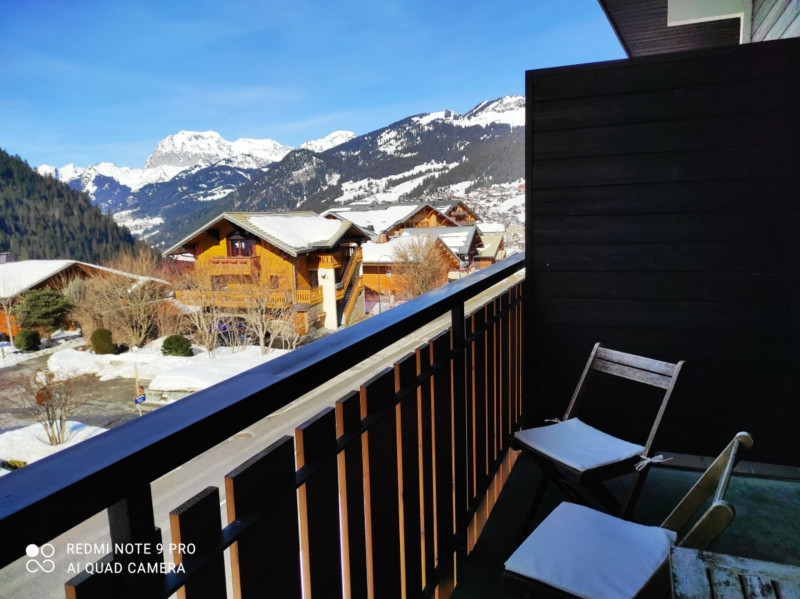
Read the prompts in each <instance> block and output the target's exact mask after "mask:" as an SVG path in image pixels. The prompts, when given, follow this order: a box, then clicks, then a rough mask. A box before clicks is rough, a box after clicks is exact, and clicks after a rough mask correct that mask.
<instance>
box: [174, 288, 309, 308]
mask: <svg viewBox="0 0 800 599" xmlns="http://www.w3.org/2000/svg"><path fill="white" fill-rule="evenodd" d="M252 297H253V296H252V294H249V293H248V292H247V291H245V290H242V289H227V290H218V291H216V290H215V291H205V290H203V291H198V290H195V289H179V290H177V291H175V299H177V300H178V301H179V302H181V303H182V304H185V305H187V306H208V305H216V306H219V307H222V308H231V309H233V308H237V309H243V308H246V307H247V306H248V302H249V303H250V304H252ZM292 303H298V304H307V305H309V306H315V305H317V304H320V303H322V288H321V287H314V288H313V289H298V290H297V296H296V301H294V300H293V298H292V292H291V291H288V290H286V291H281V290H275V291H272V292H270V294H269V298H268V306H269V308H270V309H282V308H286V307H288V306H290V305H291V304H292Z"/></svg>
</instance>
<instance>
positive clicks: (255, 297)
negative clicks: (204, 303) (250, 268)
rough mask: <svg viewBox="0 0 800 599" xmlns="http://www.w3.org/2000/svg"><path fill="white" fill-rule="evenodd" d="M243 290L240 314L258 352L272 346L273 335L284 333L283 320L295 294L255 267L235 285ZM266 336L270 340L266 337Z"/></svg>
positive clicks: (290, 309)
mask: <svg viewBox="0 0 800 599" xmlns="http://www.w3.org/2000/svg"><path fill="white" fill-rule="evenodd" d="M237 289H238V290H239V291H240V293H241V294H242V305H243V307H242V313H241V315H242V318H243V319H244V321H245V322H246V323H247V328H248V329H249V330H250V331H251V332H252V333H253V334H255V336H256V337H258V345H259V348H260V349H261V355H262V356H263V355H265V354H266V353H267V349H271V348H272V345H273V343H274V342H275V339H276V338H277V337H278V336H281V335H282V334H284V332H285V329H286V326H285V322H286V320H287V318H288V317H289V315H290V314H291V313H292V310H293V308H294V307H295V304H294V297H293V295H292V292H291V291H290V290H288V289H281V287H280V283H279V282H278V280H277V279H276V278H273V277H267V276H265V275H263V274H261V273H260V271H256V272H254V273H253V274H251V275H250V276H248V277H246V279H245V280H244V281H243V283H242V284H241V285H240V286H238V287H237ZM268 338H269V344H267V339H268Z"/></svg>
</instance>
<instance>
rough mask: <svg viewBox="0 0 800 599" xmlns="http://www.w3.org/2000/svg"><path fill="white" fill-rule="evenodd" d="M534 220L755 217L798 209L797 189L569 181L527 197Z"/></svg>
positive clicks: (778, 184)
mask: <svg viewBox="0 0 800 599" xmlns="http://www.w3.org/2000/svg"><path fill="white" fill-rule="evenodd" d="M529 197H530V199H531V201H530V202H529V205H528V206H527V207H526V209H527V210H528V211H529V217H528V218H529V220H530V221H531V222H532V219H533V216H534V215H559V214H561V215H580V214H663V213H668V214H672V213H676V212H712V211H718V212H741V211H745V212H760V211H762V210H787V209H795V208H797V205H798V203H797V187H796V186H795V185H787V181H786V180H785V179H783V178H781V179H769V178H765V177H756V178H752V179H738V180H718V181H661V182H657V183H637V184H627V183H626V184H620V185H601V186H596V187H576V186H575V183H574V182H573V181H564V182H563V184H562V186H560V187H553V188H548V189H533V190H531V193H530V196H529Z"/></svg>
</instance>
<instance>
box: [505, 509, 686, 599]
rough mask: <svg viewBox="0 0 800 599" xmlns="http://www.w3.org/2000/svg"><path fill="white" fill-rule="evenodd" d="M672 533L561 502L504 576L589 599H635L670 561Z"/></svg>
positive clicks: (509, 563) (508, 565)
mask: <svg viewBox="0 0 800 599" xmlns="http://www.w3.org/2000/svg"><path fill="white" fill-rule="evenodd" d="M676 538H677V535H676V533H674V532H673V531H671V530H667V529H664V528H659V527H657V526H644V525H642V524H636V523H635V522H629V521H627V520H622V519H620V518H615V517H614V516H609V515H608V514H605V513H603V512H599V511H597V510H593V509H592V508H588V507H585V506H582V505H577V504H574V503H567V502H564V503H562V504H560V505H559V506H558V507H557V508H556V509H555V510H553V511H552V512H551V513H550V515H549V516H547V518H545V519H544V521H543V522H542V523H541V524H540V525H539V526H538V527H537V528H536V530H534V531H533V532H532V533H531V534H530V536H529V537H528V538H527V539H525V541H524V542H523V543H522V545H520V546H519V548H518V549H517V550H516V551H515V552H514V553H513V554H512V555H511V557H509V558H508V561H506V570H509V571H511V572H515V573H517V574H520V575H522V576H527V577H528V578H533V579H535V580H538V581H541V582H544V583H546V584H548V585H550V586H552V587H555V588H557V589H559V590H562V591H565V592H567V593H571V594H573V595H577V596H578V597H587V598H591V599H611V598H619V599H622V598H625V599H629V598H630V597H633V596H634V595H635V594H636V593H637V591H639V589H641V588H642V586H644V583H645V582H647V580H648V579H649V578H650V576H651V575H652V574H653V573H654V572H655V571H656V570H657V569H658V567H659V566H660V565H661V564H662V563H663V562H664V560H666V559H667V557H668V556H669V550H670V547H671V546H672V545H673V544H674V543H675V539H676Z"/></svg>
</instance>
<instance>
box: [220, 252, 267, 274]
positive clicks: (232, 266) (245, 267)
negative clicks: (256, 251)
mask: <svg viewBox="0 0 800 599" xmlns="http://www.w3.org/2000/svg"><path fill="white" fill-rule="evenodd" d="M259 264H260V261H259V258H258V256H241V257H238V256H237V257H231V256H220V257H217V258H209V259H208V265H209V267H210V268H209V274H213V275H244V276H255V275H256V274H257V273H258V269H259Z"/></svg>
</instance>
